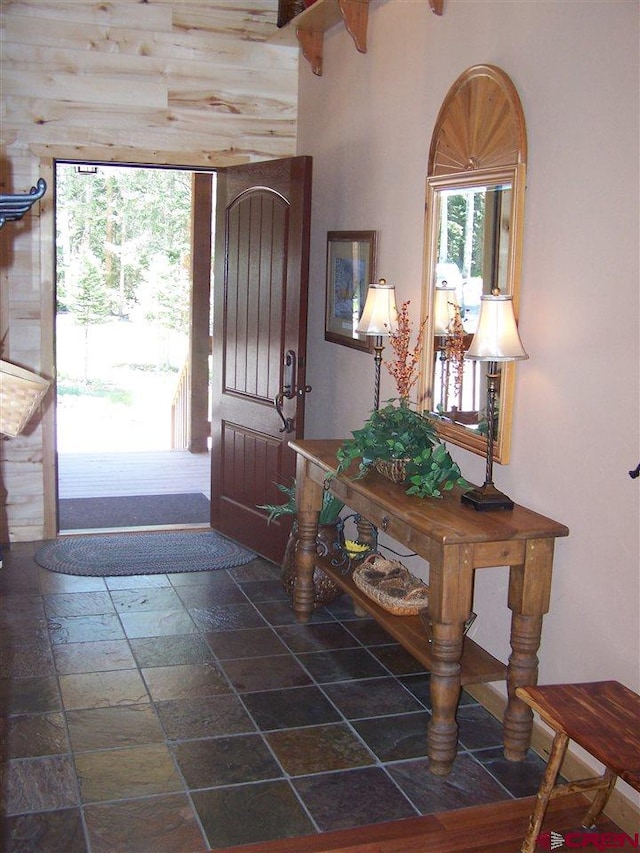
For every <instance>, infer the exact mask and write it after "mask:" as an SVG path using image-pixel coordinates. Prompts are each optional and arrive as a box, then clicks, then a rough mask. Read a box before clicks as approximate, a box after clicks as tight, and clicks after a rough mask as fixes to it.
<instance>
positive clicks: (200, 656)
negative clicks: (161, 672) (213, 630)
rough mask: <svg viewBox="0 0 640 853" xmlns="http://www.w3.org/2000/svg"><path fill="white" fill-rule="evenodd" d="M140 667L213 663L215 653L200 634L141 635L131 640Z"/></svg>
mask: <svg viewBox="0 0 640 853" xmlns="http://www.w3.org/2000/svg"><path fill="white" fill-rule="evenodd" d="M129 644H130V646H131V649H132V651H133V654H134V657H135V660H136V661H137V663H138V666H140V667H144V668H147V667H155V666H175V665H177V664H185V663H211V662H213V661H214V660H215V655H214V654H213V652H212V651H211V649H210V648H209V646H208V645H207V643H206V642H205V640H204V639H203V637H201V636H200V635H199V634H171V635H169V636H168V637H140V638H139V639H135V640H129Z"/></svg>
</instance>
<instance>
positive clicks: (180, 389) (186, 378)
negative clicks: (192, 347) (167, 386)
mask: <svg viewBox="0 0 640 853" xmlns="http://www.w3.org/2000/svg"><path fill="white" fill-rule="evenodd" d="M190 386H191V371H190V369H189V359H187V360H186V361H185V363H184V364H183V365H182V370H181V371H180V375H179V376H178V384H177V387H176V390H175V394H174V395H173V402H172V403H171V449H172V450H187V449H188V447H189V434H190V429H191V425H190V408H191V407H190V405H189V392H190Z"/></svg>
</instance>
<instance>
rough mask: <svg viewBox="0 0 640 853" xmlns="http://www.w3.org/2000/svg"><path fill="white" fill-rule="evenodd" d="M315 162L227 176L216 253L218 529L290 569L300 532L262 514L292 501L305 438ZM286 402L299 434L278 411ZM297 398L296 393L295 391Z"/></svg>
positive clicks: (214, 509)
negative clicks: (291, 539)
mask: <svg viewBox="0 0 640 853" xmlns="http://www.w3.org/2000/svg"><path fill="white" fill-rule="evenodd" d="M310 195H311V158H309V157H296V158H291V159H288V160H276V161H270V162H267V163H257V164H251V165H250V166H242V167H234V168H231V169H225V170H222V171H221V172H220V173H219V175H218V190H217V214H216V221H217V223H218V227H217V234H216V253H215V284H214V335H213V338H214V342H213V382H214V394H213V400H214V403H213V413H212V458H211V463H212V477H211V482H212V489H211V524H212V526H213V527H215V528H216V529H217V530H220V531H221V532H222V533H225V534H226V535H228V536H231V537H232V538H233V539H235V540H237V541H238V542H241V543H242V544H244V545H246V546H247V547H250V548H253V549H254V550H255V551H257V552H258V553H259V554H262V555H263V556H265V557H267V558H269V559H271V560H274V561H275V562H280V561H281V559H282V556H283V554H284V548H285V545H286V539H287V536H288V534H289V530H290V527H291V517H290V516H287V517H284V518H283V519H281V520H278V521H275V522H273V523H272V524H270V525H267V523H266V514H265V513H264V511H262V510H259V509H258V508H257V507H258V505H260V504H265V503H282V502H283V495H282V493H281V492H280V491H279V490H278V489H277V487H276V483H289V482H290V480H291V478H292V477H293V476H294V474H295V459H294V454H293V453H292V451H291V450H290V449H289V447H288V445H287V442H288V441H289V440H290V439H293V438H301V437H302V436H303V431H304V393H305V392H304V390H302V393H299V392H298V393H295V391H296V390H297V389H305V387H306V380H305V367H306V323H307V316H306V315H307V287H308V261H309V220H310ZM289 350H293V351H294V352H295V353H296V357H297V359H296V371H295V377H294V378H295V383H296V389H294V393H292V395H291V396H289V397H283V398H281V401H282V409H283V414H284V416H285V418H286V419H287V421H288V422H289V428H290V431H289V432H287V431H283V429H284V427H283V421H282V420H281V418H280V417H279V415H278V413H277V411H276V408H275V406H274V401H275V398H276V397H277V396H278V394H279V393H280V391H281V390H282V389H283V385H284V383H285V382H288V381H290V378H287V377H286V376H285V373H287V370H286V366H285V361H286V353H287V352H288V351H289ZM290 393H291V392H290Z"/></svg>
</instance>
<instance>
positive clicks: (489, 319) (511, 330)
mask: <svg viewBox="0 0 640 853" xmlns="http://www.w3.org/2000/svg"><path fill="white" fill-rule="evenodd" d="M465 358H474V359H476V361H519V360H521V359H525V358H529V356H528V355H527V353H526V352H525V350H524V347H523V346H522V341H521V340H520V335H519V334H518V327H517V325H516V318H515V314H514V313H513V298H512V297H511V296H503V295H502V294H491V295H490V296H489V295H486V296H482V297H481V299H480V317H479V319H478V329H477V331H476V333H475V335H474V337H473V340H472V341H471V346H470V347H469V349H468V351H467V352H466V353H465Z"/></svg>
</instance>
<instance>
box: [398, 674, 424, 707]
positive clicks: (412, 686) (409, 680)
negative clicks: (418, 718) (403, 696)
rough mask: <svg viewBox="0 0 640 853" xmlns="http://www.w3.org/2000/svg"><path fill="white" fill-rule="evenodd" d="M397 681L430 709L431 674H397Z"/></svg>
mask: <svg viewBox="0 0 640 853" xmlns="http://www.w3.org/2000/svg"><path fill="white" fill-rule="evenodd" d="M398 681H399V682H400V684H402V685H403V686H404V687H406V688H407V690H408V691H409V692H410V693H411V695H412V696H415V698H416V699H417V700H418V701H419V702H422V704H423V705H424V707H425V708H426V709H427V710H429V711H430V710H431V676H430V675H429V674H426V675H425V674H422V675H408V676H399V678H398Z"/></svg>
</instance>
